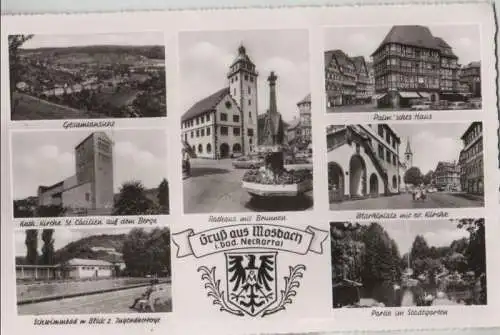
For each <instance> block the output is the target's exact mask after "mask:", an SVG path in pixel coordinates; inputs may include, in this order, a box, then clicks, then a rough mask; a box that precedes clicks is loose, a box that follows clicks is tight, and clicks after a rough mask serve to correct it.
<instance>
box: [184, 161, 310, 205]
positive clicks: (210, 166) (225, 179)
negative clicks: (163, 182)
mask: <svg viewBox="0 0 500 335" xmlns="http://www.w3.org/2000/svg"><path fill="white" fill-rule="evenodd" d="M231 162H232V161H231V159H223V160H219V161H216V160H209V159H192V160H191V177H190V178H187V179H185V180H184V212H185V213H234V212H253V211H263V212H265V211H299V210H306V209H311V208H312V191H310V192H308V193H306V194H305V196H304V197H300V198H293V199H292V198H285V199H283V198H276V199H266V200H265V201H256V200H255V199H251V197H250V195H249V194H248V193H247V192H246V191H245V190H244V189H243V188H242V187H241V181H242V178H243V175H244V174H245V171H246V170H245V169H234V168H233V167H232V163H231Z"/></svg>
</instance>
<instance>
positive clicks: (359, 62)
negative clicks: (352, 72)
mask: <svg viewBox="0 0 500 335" xmlns="http://www.w3.org/2000/svg"><path fill="white" fill-rule="evenodd" d="M351 60H352V62H353V63H354V66H355V67H356V72H361V71H363V67H364V68H365V69H366V72H368V67H367V66H366V62H365V57H363V56H356V57H351Z"/></svg>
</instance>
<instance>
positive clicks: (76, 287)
mask: <svg viewBox="0 0 500 335" xmlns="http://www.w3.org/2000/svg"><path fill="white" fill-rule="evenodd" d="M15 249H16V254H15V255H16V257H15V263H16V284H17V285H16V286H17V292H16V293H17V311H18V314H19V315H47V314H49V315H50V314H51V315H61V314H105V313H141V312H150V313H151V312H156V313H166V312H171V311H172V293H171V263H170V229H169V228H167V227H156V228H150V227H148V228H112V229H109V228H104V229H103V228H97V229H96V228H93V229H90V228H85V229H71V228H69V229H68V228H63V229H26V230H22V231H17V232H16V233H15Z"/></svg>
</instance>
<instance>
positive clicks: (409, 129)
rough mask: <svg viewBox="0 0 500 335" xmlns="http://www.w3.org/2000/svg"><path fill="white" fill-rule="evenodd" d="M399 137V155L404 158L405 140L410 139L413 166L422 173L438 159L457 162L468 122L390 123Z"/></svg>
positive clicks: (432, 168) (430, 168)
mask: <svg viewBox="0 0 500 335" xmlns="http://www.w3.org/2000/svg"><path fill="white" fill-rule="evenodd" d="M390 126H391V127H392V128H393V129H394V130H395V131H396V133H397V134H398V135H399V137H400V138H401V146H400V147H399V155H400V157H401V158H404V152H405V150H406V141H407V139H408V138H409V139H410V147H411V150H412V152H413V166H416V167H418V168H419V169H420V171H421V172H422V173H424V174H425V173H427V172H428V171H429V170H433V171H434V169H435V168H436V166H437V163H438V162H439V161H447V162H453V161H457V162H458V156H459V154H460V150H462V148H463V146H462V140H460V137H461V136H462V135H463V133H464V132H465V130H466V129H467V128H468V127H469V126H470V124H469V123H418V124H417V123H411V124H391V125H390Z"/></svg>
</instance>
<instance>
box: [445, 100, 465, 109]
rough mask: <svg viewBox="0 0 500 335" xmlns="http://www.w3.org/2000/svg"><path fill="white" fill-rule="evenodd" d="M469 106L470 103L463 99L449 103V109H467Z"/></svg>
mask: <svg viewBox="0 0 500 335" xmlns="http://www.w3.org/2000/svg"><path fill="white" fill-rule="evenodd" d="M468 107H469V106H468V104H467V103H466V102H463V101H453V102H450V104H449V105H448V109H452V110H459V109H467V108H468Z"/></svg>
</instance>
